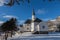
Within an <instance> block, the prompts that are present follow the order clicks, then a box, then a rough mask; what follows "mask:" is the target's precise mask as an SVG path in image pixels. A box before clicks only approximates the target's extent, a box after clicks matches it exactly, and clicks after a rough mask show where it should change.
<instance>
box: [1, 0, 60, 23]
mask: <svg viewBox="0 0 60 40" xmlns="http://www.w3.org/2000/svg"><path fill="white" fill-rule="evenodd" d="M0 1H1V2H0V22H4V21H6V20H8V19H9V18H12V17H16V18H17V19H18V21H19V22H20V23H23V22H24V21H25V20H27V19H31V16H32V9H33V8H34V10H35V14H36V17H38V18H40V19H42V20H44V21H47V20H52V19H55V18H56V17H57V16H60V2H59V1H57V0H56V1H54V2H48V1H47V0H46V1H45V2H43V1H42V0H31V3H30V4H29V5H28V4H27V3H23V4H20V5H16V4H15V5H14V6H12V7H8V6H4V5H3V3H4V2H5V1H4V0H0Z"/></svg>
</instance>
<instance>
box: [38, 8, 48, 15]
mask: <svg viewBox="0 0 60 40" xmlns="http://www.w3.org/2000/svg"><path fill="white" fill-rule="evenodd" d="M47 12H48V11H47V10H44V9H38V10H37V13H38V14H45V13H47Z"/></svg>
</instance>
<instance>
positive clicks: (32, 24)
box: [31, 9, 35, 32]
mask: <svg viewBox="0 0 60 40" xmlns="http://www.w3.org/2000/svg"><path fill="white" fill-rule="evenodd" d="M34 21H35V11H34V9H33V10H32V23H31V32H34V27H35V23H34Z"/></svg>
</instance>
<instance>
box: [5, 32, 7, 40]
mask: <svg viewBox="0 0 60 40" xmlns="http://www.w3.org/2000/svg"><path fill="white" fill-rule="evenodd" d="M5 40H7V33H6V32H5Z"/></svg>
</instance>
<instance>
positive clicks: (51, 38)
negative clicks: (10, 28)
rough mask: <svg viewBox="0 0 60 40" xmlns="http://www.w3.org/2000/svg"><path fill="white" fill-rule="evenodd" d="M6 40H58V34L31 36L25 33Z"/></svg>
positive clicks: (59, 39) (59, 37) (29, 33)
mask: <svg viewBox="0 0 60 40" xmlns="http://www.w3.org/2000/svg"><path fill="white" fill-rule="evenodd" d="M8 40H60V33H55V34H54V33H52V34H51V33H50V34H32V33H31V32H25V33H22V34H17V33H16V34H15V35H14V36H13V37H12V38H11V37H9V38H8Z"/></svg>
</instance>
